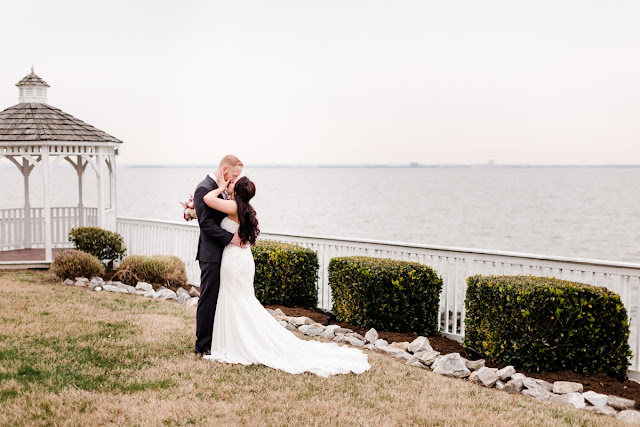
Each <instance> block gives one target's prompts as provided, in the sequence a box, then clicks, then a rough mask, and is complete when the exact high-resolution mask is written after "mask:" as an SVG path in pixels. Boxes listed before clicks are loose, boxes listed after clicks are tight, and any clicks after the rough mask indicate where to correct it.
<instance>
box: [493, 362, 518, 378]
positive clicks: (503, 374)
mask: <svg viewBox="0 0 640 427" xmlns="http://www.w3.org/2000/svg"><path fill="white" fill-rule="evenodd" d="M515 373H516V368H514V367H513V366H511V365H509V366H505V367H504V368H502V369H500V370H499V371H498V372H496V375H497V376H498V378H500V380H501V381H506V380H508V379H509V378H511V376H512V375H513V374H515Z"/></svg>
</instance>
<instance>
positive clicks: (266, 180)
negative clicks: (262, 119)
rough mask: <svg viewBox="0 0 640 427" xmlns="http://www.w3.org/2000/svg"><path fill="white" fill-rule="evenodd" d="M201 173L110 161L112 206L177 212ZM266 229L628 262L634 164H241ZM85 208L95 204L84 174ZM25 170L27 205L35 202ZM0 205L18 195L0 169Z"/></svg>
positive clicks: (17, 183)
mask: <svg viewBox="0 0 640 427" xmlns="http://www.w3.org/2000/svg"><path fill="white" fill-rule="evenodd" d="M208 172H209V171H208V170H206V169H197V168H119V169H118V177H117V190H118V215H119V216H127V217H140V218H151V219H164V220H172V221H182V208H181V206H180V205H179V202H180V201H185V200H186V199H187V197H188V196H189V194H191V193H193V191H194V189H195V186H196V184H197V183H198V182H199V181H200V180H202V179H203V178H204V176H205V175H206V174H207V173H208ZM245 174H246V175H247V176H249V178H251V179H252V180H253V181H254V182H255V183H256V187H257V195H256V197H255V200H254V202H253V204H254V207H255V208H256V210H257V211H258V216H259V220H260V224H261V229H262V230H263V231H268V232H274V233H278V232H282V233H294V234H295V233H299V234H304V235H323V236H334V237H346V238H349V237H353V238H366V239H376V240H387V241H396V242H410V243H421V244H427V245H443V246H456V247H467V248H480V249H492V250H504V251H515V252H527V253H536V254H545V255H559V256H568V257H579V258H592V259H604V260H613V261H627V262H636V263H640V191H639V190H638V185H637V183H640V168H412V169H409V168H245ZM92 175H93V174H92V172H91V171H89V172H88V173H87V174H86V176H85V193H84V194H85V205H87V206H95V191H94V188H95V176H92ZM53 177H54V181H52V187H53V188H54V189H55V195H54V203H55V204H57V205H61V206H64V205H66V206H72V205H74V204H75V203H77V184H76V182H77V181H76V180H77V178H76V175H75V172H74V171H73V170H72V169H70V168H65V167H58V168H56V170H55V173H54V174H53ZM40 181H41V180H40V176H39V175H38V174H37V172H34V173H33V174H32V178H31V185H32V204H33V205H34V206H41V203H39V202H40V201H41V191H42V186H41V183H40ZM0 183H2V184H1V187H0V188H1V190H0V208H7V207H20V206H21V205H22V203H23V190H22V176H21V174H20V173H19V171H18V170H17V168H13V169H9V168H2V169H0Z"/></svg>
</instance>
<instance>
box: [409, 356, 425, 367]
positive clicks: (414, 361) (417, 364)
mask: <svg viewBox="0 0 640 427" xmlns="http://www.w3.org/2000/svg"><path fill="white" fill-rule="evenodd" d="M405 365H409V366H413V367H415V368H422V369H427V367H426V366H425V365H424V364H422V363H420V361H419V360H418V359H416V358H415V357H414V358H412V359H411V360H407V363H405Z"/></svg>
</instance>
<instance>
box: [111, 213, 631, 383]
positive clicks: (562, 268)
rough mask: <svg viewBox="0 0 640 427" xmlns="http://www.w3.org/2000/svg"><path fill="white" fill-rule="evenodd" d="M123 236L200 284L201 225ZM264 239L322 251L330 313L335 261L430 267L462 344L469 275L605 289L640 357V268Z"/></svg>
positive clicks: (148, 226) (322, 299)
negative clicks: (616, 299) (178, 264)
mask: <svg viewBox="0 0 640 427" xmlns="http://www.w3.org/2000/svg"><path fill="white" fill-rule="evenodd" d="M118 232H119V233H120V234H121V235H122V236H123V238H124V240H125V243H126V245H127V248H128V251H129V253H130V254H140V255H153V254H167V255H176V256H178V257H180V258H181V259H182V260H183V261H184V262H185V264H186V267H187V275H188V278H189V282H190V283H193V284H199V277H200V270H199V267H198V263H197V262H196V261H195V256H196V249H197V241H198V235H199V229H198V227H197V225H196V224H187V223H178V222H169V221H154V220H141V219H133V218H118ZM260 238H261V239H265V240H278V241H283V242H288V243H296V244H299V245H301V246H304V247H308V248H311V249H313V250H314V251H317V253H318V261H319V262H320V272H319V278H318V297H319V298H318V301H319V303H318V306H319V307H321V308H325V309H331V305H332V300H331V289H330V288H329V274H328V266H329V261H330V260H331V258H333V257H341V256H353V255H361V256H370V257H378V258H391V259H398V260H406V261H415V262H419V263H421V264H426V265H429V266H431V267H432V268H433V269H434V270H435V271H436V272H437V273H438V275H440V276H441V277H442V279H443V282H444V286H443V290H442V294H441V298H440V328H441V332H442V334H443V335H445V336H447V337H449V338H452V339H456V340H458V341H460V340H462V338H463V337H464V318H465V312H464V297H465V292H466V288H467V284H466V278H467V277H469V276H472V275H475V274H483V275H493V274H497V275H516V274H525V275H526V274H531V275H535V276H548V277H557V278H561V279H565V280H572V281H576V282H581V283H588V284H592V285H595V286H604V287H606V288H608V289H610V290H612V291H614V292H616V293H618V294H620V296H621V298H622V302H623V303H624V305H625V307H626V309H627V313H628V315H629V317H630V323H631V336H630V337H629V344H630V346H631V349H632V351H633V354H634V356H636V355H637V354H639V352H640V322H639V317H638V308H639V305H640V304H639V302H640V300H639V297H640V264H632V263H620V262H609V261H597V260H586V259H578V258H563V257H554V256H544V255H533V254H521V253H509V252H500V251H489V250H476V249H464V248H449V247H441V246H427V245H417V244H407V243H395V242H383V241H375V240H364V239H342V238H337V237H320V236H297V235H291V234H278V233H262V234H261V235H260ZM639 366H640V364H639V362H638V358H637V357H634V358H633V360H632V365H631V369H632V370H636V371H638V370H639Z"/></svg>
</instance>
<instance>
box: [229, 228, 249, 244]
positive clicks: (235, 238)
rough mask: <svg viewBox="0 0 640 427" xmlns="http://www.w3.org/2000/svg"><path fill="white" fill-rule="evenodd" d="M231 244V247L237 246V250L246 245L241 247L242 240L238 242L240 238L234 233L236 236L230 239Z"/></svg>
mask: <svg viewBox="0 0 640 427" xmlns="http://www.w3.org/2000/svg"><path fill="white" fill-rule="evenodd" d="M229 243H231V244H232V245H235V246H238V247H239V248H244V247H246V246H247V245H243V244H242V240H240V236H239V235H238V232H237V231H236V234H234V235H233V239H231V242H229Z"/></svg>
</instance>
